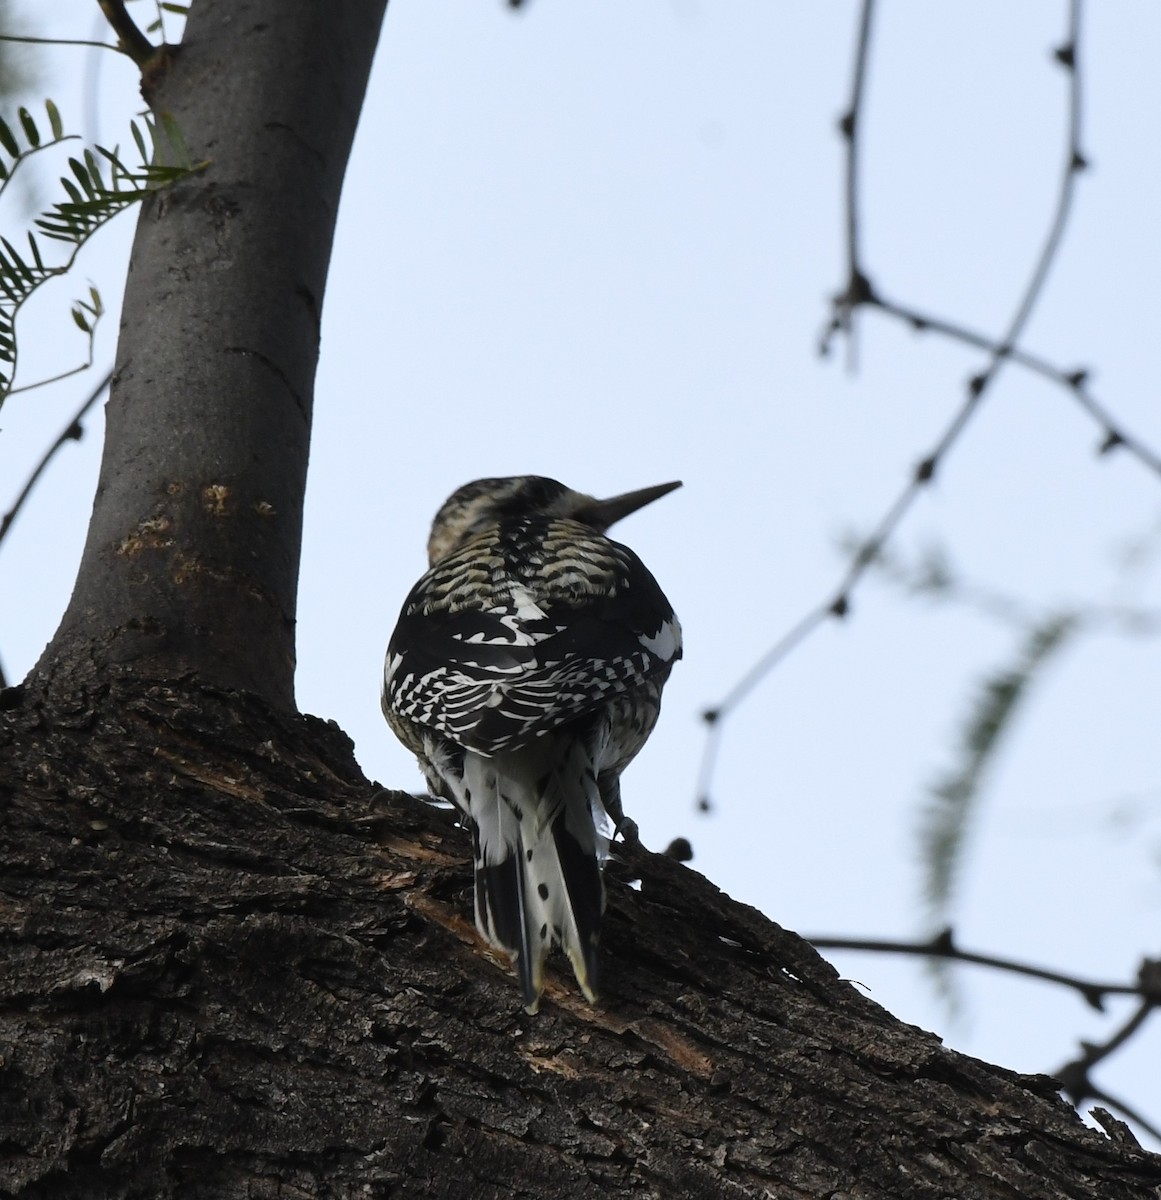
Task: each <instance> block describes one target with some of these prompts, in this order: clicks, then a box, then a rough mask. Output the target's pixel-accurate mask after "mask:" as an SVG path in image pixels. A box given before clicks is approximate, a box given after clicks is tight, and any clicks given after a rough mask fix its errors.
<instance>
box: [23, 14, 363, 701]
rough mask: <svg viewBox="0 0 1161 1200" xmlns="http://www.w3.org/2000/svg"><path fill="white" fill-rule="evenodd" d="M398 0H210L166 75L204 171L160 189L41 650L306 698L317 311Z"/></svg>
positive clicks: (58, 658)
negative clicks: (97, 465) (55, 608)
mask: <svg viewBox="0 0 1161 1200" xmlns="http://www.w3.org/2000/svg"><path fill="white" fill-rule="evenodd" d="M385 6H386V0H327V2H326V3H301V2H300V3H290V2H288V0H195V3H194V5H193V9H192V11H191V13H190V17H189V24H188V28H187V32H186V37H185V40H184V41H183V43H182V45H181V47H180V48H178V49H177V50H176V51H175V52H174V53H173V54H172V56H171V58H170V60H169V61H168V62H166V61H162V62H160V63H159V64H158V67H157V69H156V70H155V71H153V72H152V73H151V83H150V92H149V98H150V101H151V103H152V106H153V108H154V110H155V111H166V112H168V113H170V114H172V116H173V117H174V118H175V119H176V121H177V123H178V126H179V127H180V129H181V132H182V134H183V136H184V138H185V141H186V143H187V145H188V147H189V150H190V153H191V156H192V158H193V159H194V161H201V160H203V159H204V160H205V161H206V163H207V166H206V168H205V170H204V171H202V172H199V173H198V174H196V175H194V176H192V177H190V178H189V179H187V180H186V181H184V182H182V183H181V184H179V185H178V186H176V187H173V188H170V189H168V190H166V191H163V192H160V193H158V194H157V195H156V196H155V197H154V198H153V199H152V200H151V201H150V202H149V203H147V204H146V205H145V206H144V209H143V211H142V213H141V216H140V220H139V223H138V228H137V237H136V241H135V243H134V247H133V257H132V261H131V264H130V270H129V280H128V286H127V291H126V297H125V309H124V316H123V321H122V329H121V341H120V346H119V350H118V356H117V369H116V375H115V378H114V383H113V388H112V393H111V397H110V401H109V405H108V422H107V430H106V436H105V452H104V458H103V460H102V465H101V475H100V481H99V483H98V486H97V495H96V501H95V504H94V508H93V516H92V523H91V525H90V527H89V532H88V539H87V542H86V545H85V550H84V556H83V559H82V561H81V566H80V571H79V575H78V578H77V583H76V588H75V591H74V593H73V596H72V600H71V602H70V604H69V606H68V611H67V612H66V614H65V616H64V620H63V621H62V623H61V626H60V630H59V632H58V633H57V635H56V636H55V638H54V639H53V641H52V643H51V644H50V645H49V647H48V649H47V650H46V652H45V654H44V656H43V657H42V659H41V661H40V663H39V665H38V667H37V677H38V678H39V679H41V680H42V681H43V680H47V679H51V678H58V677H60V676H61V675H62V674H64V675H67V674H69V673H72V672H74V671H76V670H78V669H80V670H81V673H82V674H85V675H87V674H89V673H90V671H91V670H94V669H95V670H97V671H98V672H99V671H100V670H101V669H102V668H103V666H104V665H105V664H109V663H125V664H132V665H133V666H134V668H135V670H137V671H138V672H139V673H142V674H148V675H152V676H155V677H160V678H173V677H176V676H179V675H187V674H192V675H196V676H197V677H198V678H201V679H203V680H206V681H207V682H211V683H217V684H221V685H224V686H228V687H234V688H239V689H243V690H246V691H249V692H251V693H254V694H257V695H260V696H263V697H264V698H266V699H267V700H268V701H269V702H270V703H272V704H275V705H277V706H279V707H282V708H285V709H290V708H293V704H294V700H293V697H294V692H293V677H294V662H295V654H294V621H295V593H296V589H297V584H298V564H299V546H300V540H301V532H302V502H303V492H304V487H305V480H306V467H307V453H308V447H309V439H310V424H311V410H312V406H313V400H314V396H313V388H314V373H315V364H316V362H317V358H318V341H319V317H320V310H321V306H322V299H323V290H324V286H325V282H326V273H327V265H328V262H329V258H330V249H331V237H332V232H333V229H334V224H335V217H336V213H337V209H338V203H339V194H340V191H341V188H342V180H343V173H344V170H345V168H346V163H347V157H348V152H349V150H350V145H351V140H352V138H353V136H354V131H355V125H356V122H357V120H358V115H359V111H360V108H361V106H362V99H363V93H364V89H365V85H366V80H367V76H368V73H369V71H370V66H371V59H372V56H373V53H374V49H375V44H376V39H377V36H378V32H379V28H380V24H381V22H382V17H383V13H384V9H385Z"/></svg>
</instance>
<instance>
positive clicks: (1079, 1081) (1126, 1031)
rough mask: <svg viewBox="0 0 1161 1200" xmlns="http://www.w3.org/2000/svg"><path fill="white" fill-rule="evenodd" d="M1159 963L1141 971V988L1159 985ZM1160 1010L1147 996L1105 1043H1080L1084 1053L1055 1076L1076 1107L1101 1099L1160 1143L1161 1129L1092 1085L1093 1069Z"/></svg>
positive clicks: (1145, 965) (1148, 962) (1154, 997)
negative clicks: (1153, 1013)
mask: <svg viewBox="0 0 1161 1200" xmlns="http://www.w3.org/2000/svg"><path fill="white" fill-rule="evenodd" d="M1156 975H1157V964H1156V963H1155V962H1151V961H1147V962H1146V963H1145V964H1144V965H1143V966H1142V969H1141V986H1142V987H1149V986H1150V984H1151V983H1152V984H1153V985H1154V986H1155V985H1156V982H1157V980H1156ZM1157 1007H1158V999H1157V997H1156V996H1155V995H1152V996H1150V995H1146V996H1145V997H1144V998H1143V999H1142V1001H1141V1003H1140V1004H1139V1005H1138V1006H1137V1008H1136V1009H1135V1010H1134V1011H1133V1013H1132V1015H1131V1016H1130V1017H1129V1019H1128V1020H1127V1021H1125V1023H1124V1024H1123V1025H1122V1026H1121V1027H1120V1028H1119V1029H1117V1030H1116V1031H1115V1032H1114V1033H1113V1034H1112V1035H1111V1036H1110V1037H1109V1038H1107V1039H1106V1040H1105V1041H1103V1042H1098V1043H1093V1042H1081V1045H1080V1048H1081V1053H1080V1055H1079V1056H1078V1057H1077V1058H1074V1059H1073V1060H1072V1061H1071V1062H1067V1063H1065V1064H1064V1066H1063V1067H1061V1068H1060V1069H1059V1070H1058V1071H1054V1072H1053V1074H1054V1075H1055V1077H1056V1078H1057V1079H1059V1080H1060V1086H1061V1088H1062V1090H1063V1091H1064V1093H1065V1094H1066V1095H1067V1096H1068V1098H1069V1099H1070V1100H1071V1101H1072V1102H1073V1104H1075V1105H1080V1104H1083V1103H1084V1101H1085V1100H1100V1101H1102V1102H1103V1103H1105V1104H1108V1105H1110V1106H1111V1107H1113V1108H1116V1109H1119V1110H1120V1111H1121V1112H1122V1113H1124V1114H1125V1116H1126V1117H1128V1118H1129V1120H1130V1121H1134V1122H1136V1124H1138V1125H1140V1127H1141V1128H1142V1129H1145V1130H1147V1131H1148V1132H1149V1133H1150V1134H1151V1135H1152V1136H1153V1137H1155V1138H1157V1139H1158V1141H1161V1130H1158V1128H1157V1127H1156V1126H1155V1125H1152V1124H1151V1123H1150V1122H1149V1121H1146V1120H1145V1119H1144V1117H1142V1116H1141V1115H1140V1113H1138V1112H1136V1111H1134V1110H1133V1109H1131V1108H1130V1107H1129V1106H1128V1105H1127V1104H1125V1102H1124V1101H1123V1100H1118V1099H1116V1098H1115V1097H1114V1096H1110V1095H1109V1093H1108V1092H1106V1091H1104V1090H1103V1089H1102V1088H1101V1087H1100V1086H1099V1085H1098V1084H1096V1083H1094V1082H1093V1079H1092V1070H1093V1068H1094V1067H1095V1066H1097V1064H1098V1063H1101V1062H1103V1061H1104V1060H1105V1059H1106V1058H1108V1057H1109V1055H1110V1054H1112V1053H1113V1052H1114V1051H1115V1050H1119V1049H1120V1047H1121V1046H1123V1045H1124V1044H1125V1043H1126V1042H1127V1041H1128V1040H1129V1038H1131V1037H1132V1036H1133V1035H1134V1034H1135V1033H1136V1032H1137V1031H1138V1030H1139V1029H1140V1028H1141V1026H1142V1025H1144V1024H1145V1022H1146V1021H1147V1020H1148V1019H1149V1016H1150V1014H1151V1013H1152V1012H1154V1010H1155V1009H1156V1008H1157Z"/></svg>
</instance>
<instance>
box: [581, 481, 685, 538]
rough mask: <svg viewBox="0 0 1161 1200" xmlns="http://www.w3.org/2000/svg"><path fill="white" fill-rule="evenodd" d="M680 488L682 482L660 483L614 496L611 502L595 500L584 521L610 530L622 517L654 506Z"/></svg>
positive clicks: (598, 527)
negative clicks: (647, 506) (654, 502)
mask: <svg viewBox="0 0 1161 1200" xmlns="http://www.w3.org/2000/svg"><path fill="white" fill-rule="evenodd" d="M679 487H681V481H680V480H678V481H677V482H675V483H658V484H655V485H654V486H653V487H647V488H640V489H639V490H637V491H635V492H625V493H624V494H623V495H621V496H613V497H612V498H611V499H609V500H594V501H593V502H592V503H591V504H589V505H587V506H586V508H585V511H584V517H583V519H584V520H585V522H586V523H588V524H590V525H593V526H595V527H596V528H597V529H608V528H609V526H610V525H613V524H615V523H616V522H617V521H619V520H621V518H622V517H627V516H628V515H629V514H630V513H635V512H636V511H637V510H638V509H639V508H644V507H645V505H646V504H652V503H653V501H654V500H660V499H661V497H662V496H668V495H669V493H670V492H672V491H674V490H676V489H677V488H679Z"/></svg>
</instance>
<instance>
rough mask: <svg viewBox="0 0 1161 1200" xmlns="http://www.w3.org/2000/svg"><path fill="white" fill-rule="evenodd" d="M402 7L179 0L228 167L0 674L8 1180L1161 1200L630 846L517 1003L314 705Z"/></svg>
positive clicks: (37, 1191)
mask: <svg viewBox="0 0 1161 1200" xmlns="http://www.w3.org/2000/svg"><path fill="white" fill-rule="evenodd" d="M381 8H382V3H381V0H378V3H376V2H373V0H332V3H329V4H326V5H322V4H315V3H312V2H311V0H195V4H194V9H193V15H192V17H191V21H190V26H189V33H188V42H187V46H186V47H185V48H184V49H183V50H182V51H181V53H180V54H179V55H177V57H176V58H175V60H174V62H173V65H172V67H171V69H170V73H169V75H168V76H167V78H166V79H165V81H164V84H163V86H162V91H161V92H160V96H161V98H162V100H163V102H164V103H165V104H166V105H167V106H168V107H169V108H170V109H171V110H172V111H173V112H174V113H175V114H176V115H177V117H178V119H179V121H180V123H181V125H182V127H183V130H184V132H185V135H186V137H187V140H189V142H190V144H191V146H192V147H193V150H194V153H195V154H205V155H206V156H207V157H209V158H211V159H212V163H211V165H210V166H209V168H208V169H207V171H206V172H205V175H204V177H199V178H198V179H195V180H191V181H189V182H187V183H185V184H183V185H182V187H181V188H180V189H175V191H174V192H173V193H172V194H167V195H166V196H163V197H160V198H159V199H158V200H157V201H156V203H155V204H153V205H152V206H150V208H149V209H148V210H147V211H146V212H145V213H143V215H142V220H141V232H140V234H139V238H138V243H137V246H136V249H135V252H134V259H133V270H132V273H131V277H130V284H129V287H130V295H129V298H128V302H127V305H126V314H127V315H126V321H125V327H124V330H123V341H122V346H121V350H120V356H119V363H120V367H119V376H118V381H117V385H116V388H115V391H114V397H113V400H112V402H111V412H110V420H109V435H108V445H107V448H106V459H105V463H104V467H103V469H102V476H101V484H100V489H99V493H98V497H97V502H96V506H95V510H94V518H93V527H92V530H91V532H90V537H89V542H88V546H87V548H86V551H85V556H84V561H83V563H82V566H81V572H80V577H79V580H78V585H77V591H76V595H75V596H74V598H73V602H72V604H71V605H70V607H69V611H68V613H67V615H66V618H65V621H64V623H63V624H62V627H61V632H60V633H59V634H58V635H57V637H56V638H55V639H54V641H53V643H52V644H51V645H50V647H49V649H48V651H46V654H45V656H44V658H43V659H42V661H41V663H40V664H39V666H38V668H37V670H36V671H35V672H34V674H33V675H32V676H31V677H30V679H29V680H28V681H27V683H26V684H25V685H24V686H23V687H21V688H17V689H11V690H10V691H8V692H5V693H3V694H2V696H0V946H2V947H3V949H2V955H3V968H2V970H0V1192H3V1194H5V1195H15V1196H20V1197H137V1196H142V1197H144V1196H148V1197H154V1196H175V1197H177V1196H180V1197H183V1198H184V1197H201V1196H205V1197H210V1196H214V1197H221V1196H236V1197H241V1196H248V1197H267V1196H269V1197H274V1196H288V1195H297V1196H324V1195H325V1196H348V1195H349V1196H356V1195H358V1196H430V1197H492V1196H501V1195H504V1196H512V1195H517V1196H541V1197H570V1198H572V1197H582V1196H597V1195H606V1194H609V1193H613V1192H615V1193H617V1194H619V1195H627V1196H642V1197H645V1196H652V1197H667V1198H668V1197H678V1196H681V1197H685V1196H690V1197H703V1196H704V1197H717V1196H755V1197H757V1196H777V1197H790V1196H794V1197H822V1196H826V1197H830V1198H832V1200H835V1198H837V1197H840V1196H846V1197H851V1198H855V1197H858V1198H860V1200H866V1198H872V1197H882V1198H886V1197H892V1198H907V1197H930V1196H962V1197H981V1198H982V1197H1020V1198H1022V1200H1038V1198H1040V1197H1044V1198H1048V1197H1051V1198H1052V1200H1056V1198H1058V1197H1074V1198H1077V1200H1080V1198H1096V1197H1100V1198H1101V1200H1129V1198H1130V1197H1132V1198H1143V1197H1154V1198H1156V1197H1157V1196H1159V1195H1161V1158H1158V1157H1157V1156H1154V1155H1150V1154H1147V1153H1145V1152H1143V1151H1142V1150H1140V1148H1138V1147H1136V1146H1135V1145H1134V1144H1133V1143H1132V1140H1131V1138H1127V1139H1123V1140H1113V1139H1110V1138H1107V1137H1105V1136H1104V1135H1102V1134H1099V1133H1096V1132H1094V1131H1092V1130H1090V1129H1087V1128H1085V1127H1084V1126H1083V1125H1082V1124H1081V1122H1080V1121H1079V1120H1078V1118H1077V1117H1076V1115H1075V1114H1074V1113H1073V1112H1072V1110H1071V1109H1070V1108H1069V1107H1068V1106H1067V1105H1066V1104H1064V1103H1063V1102H1062V1101H1061V1100H1060V1099H1059V1097H1058V1096H1057V1093H1056V1089H1055V1086H1054V1084H1053V1083H1052V1082H1051V1081H1050V1080H1047V1079H1042V1078H1040V1079H1029V1078H1021V1077H1018V1076H1016V1075H1014V1074H1012V1073H1011V1072H1008V1071H1004V1070H1002V1069H1000V1068H997V1067H990V1066H987V1065H985V1064H983V1063H979V1062H976V1061H974V1060H971V1059H967V1058H964V1057H963V1056H961V1055H957V1054H954V1053H952V1052H950V1051H947V1050H945V1049H944V1048H943V1047H942V1046H941V1045H940V1044H939V1042H938V1041H937V1039H935V1038H934V1037H933V1036H932V1035H930V1034H926V1033H923V1032H921V1031H919V1030H916V1029H914V1028H911V1027H909V1026H906V1025H902V1024H901V1023H899V1022H898V1021H896V1020H894V1019H893V1018H891V1017H890V1016H889V1015H888V1014H887V1013H885V1012H884V1011H883V1010H881V1009H880V1008H878V1007H877V1006H876V1005H874V1004H873V1003H872V1002H871V1001H869V1000H867V999H866V998H865V997H864V996H862V995H861V994H860V993H859V992H857V991H856V990H855V989H854V988H852V987H850V986H848V985H847V984H846V983H844V982H843V981H842V980H840V979H839V978H838V977H837V976H836V974H835V973H834V971H833V970H832V969H831V968H830V967H829V966H828V965H827V964H826V963H824V962H823V961H822V960H821V959H820V958H819V957H818V956H817V955H816V954H815V953H814V952H813V951H812V950H811V949H810V948H809V947H808V946H806V945H805V944H804V943H803V942H801V941H800V940H799V939H798V938H796V937H795V936H794V935H792V934H789V933H786V932H784V931H783V930H781V929H779V928H778V927H777V926H776V925H774V924H772V923H771V922H769V921H767V920H765V919H764V918H763V917H761V916H760V915H759V914H757V913H756V912H754V911H753V910H751V909H748V908H745V907H743V906H741V905H738V904H735V903H733V902H732V901H730V900H729V899H728V898H727V897H725V896H723V895H722V894H721V893H720V892H718V891H717V890H715V889H714V888H713V887H712V886H711V885H710V884H709V883H707V882H706V881H705V880H704V879H702V878H701V877H700V876H698V875H697V874H696V873H694V872H692V871H690V870H687V869H686V868H684V867H682V866H680V865H678V864H677V863H674V862H671V861H669V860H667V859H663V858H656V857H654V856H651V855H648V854H646V853H644V852H641V853H639V854H637V855H636V856H635V857H634V859H633V860H632V861H627V862H619V863H614V864H613V866H612V867H611V871H610V873H611V879H610V906H609V915H608V918H607V923H606V933H605V937H604V947H603V963H604V967H605V972H606V979H605V990H606V996H605V999H604V1001H603V1002H602V1003H601V1004H600V1005H598V1006H596V1007H593V1008H590V1007H589V1006H588V1005H586V1004H585V1003H584V1002H583V1001H582V1000H581V999H580V998H579V997H578V996H577V994H576V991H575V988H574V987H573V986H572V983H571V980H570V979H569V978H568V975H567V971H566V972H565V973H564V975H563V976H561V975H555V976H550V980H549V985H548V989H547V994H546V997H545V1003H544V1005H543V1008H542V1012H541V1014H540V1016H538V1017H536V1018H530V1017H528V1016H526V1015H525V1014H524V1012H523V1011H522V1009H521V1008H520V1005H519V1000H518V997H517V990H516V988H515V986H514V984H513V981H512V979H511V977H510V975H509V973H508V971H507V969H506V967H505V965H504V964H501V963H497V962H495V961H493V960H491V959H489V958H488V957H487V956H486V954H485V952H484V950H483V948H482V946H481V945H480V943H479V941H478V939H477V938H476V936H475V933H474V930H473V927H472V923H471V915H470V913H471V900H470V888H471V883H470V867H469V865H468V861H469V852H468V845H467V839H466V837H465V836H464V834H463V833H462V831H461V830H459V829H457V828H456V827H455V825H454V823H453V821H452V819H451V817H450V815H449V814H448V813H447V812H446V811H444V810H442V809H439V808H435V807H432V806H429V805H425V804H423V803H422V802H419V801H416V800H413V799H411V798H409V797H407V796H404V795H401V794H398V793H386V792H381V791H378V790H377V789H375V788H374V787H372V785H370V784H369V783H368V782H367V781H366V780H365V779H363V778H362V776H361V775H360V773H359V771H358V768H357V767H356V765H355V763H354V760H353V758H352V756H351V752H350V745H349V743H348V741H347V740H346V738H345V737H344V736H343V734H342V733H341V732H340V731H339V730H338V729H337V728H336V727H334V726H333V725H328V724H325V723H323V722H321V721H318V720H316V719H314V718H310V717H303V716H299V715H298V714H296V713H295V712H294V709H293V704H292V702H291V691H290V672H291V668H292V664H293V636H292V625H293V613H294V594H293V593H294V576H295V574H296V571H297V553H298V530H299V512H300V508H301V500H302V481H303V473H304V467H305V456H306V439H307V433H308V429H309V417H310V394H311V388H310V381H311V378H312V375H313V366H314V354H315V351H316V346H317V306H318V303H319V300H320V298H321V295H322V285H323V274H324V271H325V265H326V257H327V249H328V246H329V239H330V229H331V225H332V222H333V219H334V211H335V206H336V203H337V197H338V188H339V183H340V178H341V173H342V160H344V159H345V154H346V149H347V146H348V144H349V141H350V135H351V131H352V128H353V123H354V120H355V117H356V115H357V111H358V107H359V100H360V97H361V91H362V86H363V82H364V79H365V75H366V70H367V66H368V64H369V59H370V54H371V48H372V45H373V42H374V30H375V29H376V28H377V24H378V19H379V16H380V15H381ZM267 505H268V506H269V510H267V508H266V507H265V506H267ZM354 570H355V567H354V566H353V567H352V571H353V572H354ZM632 878H636V879H638V880H639V881H640V887H639V890H634V889H632V888H631V887H629V886H628V881H629V880H630V879H632Z"/></svg>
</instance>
